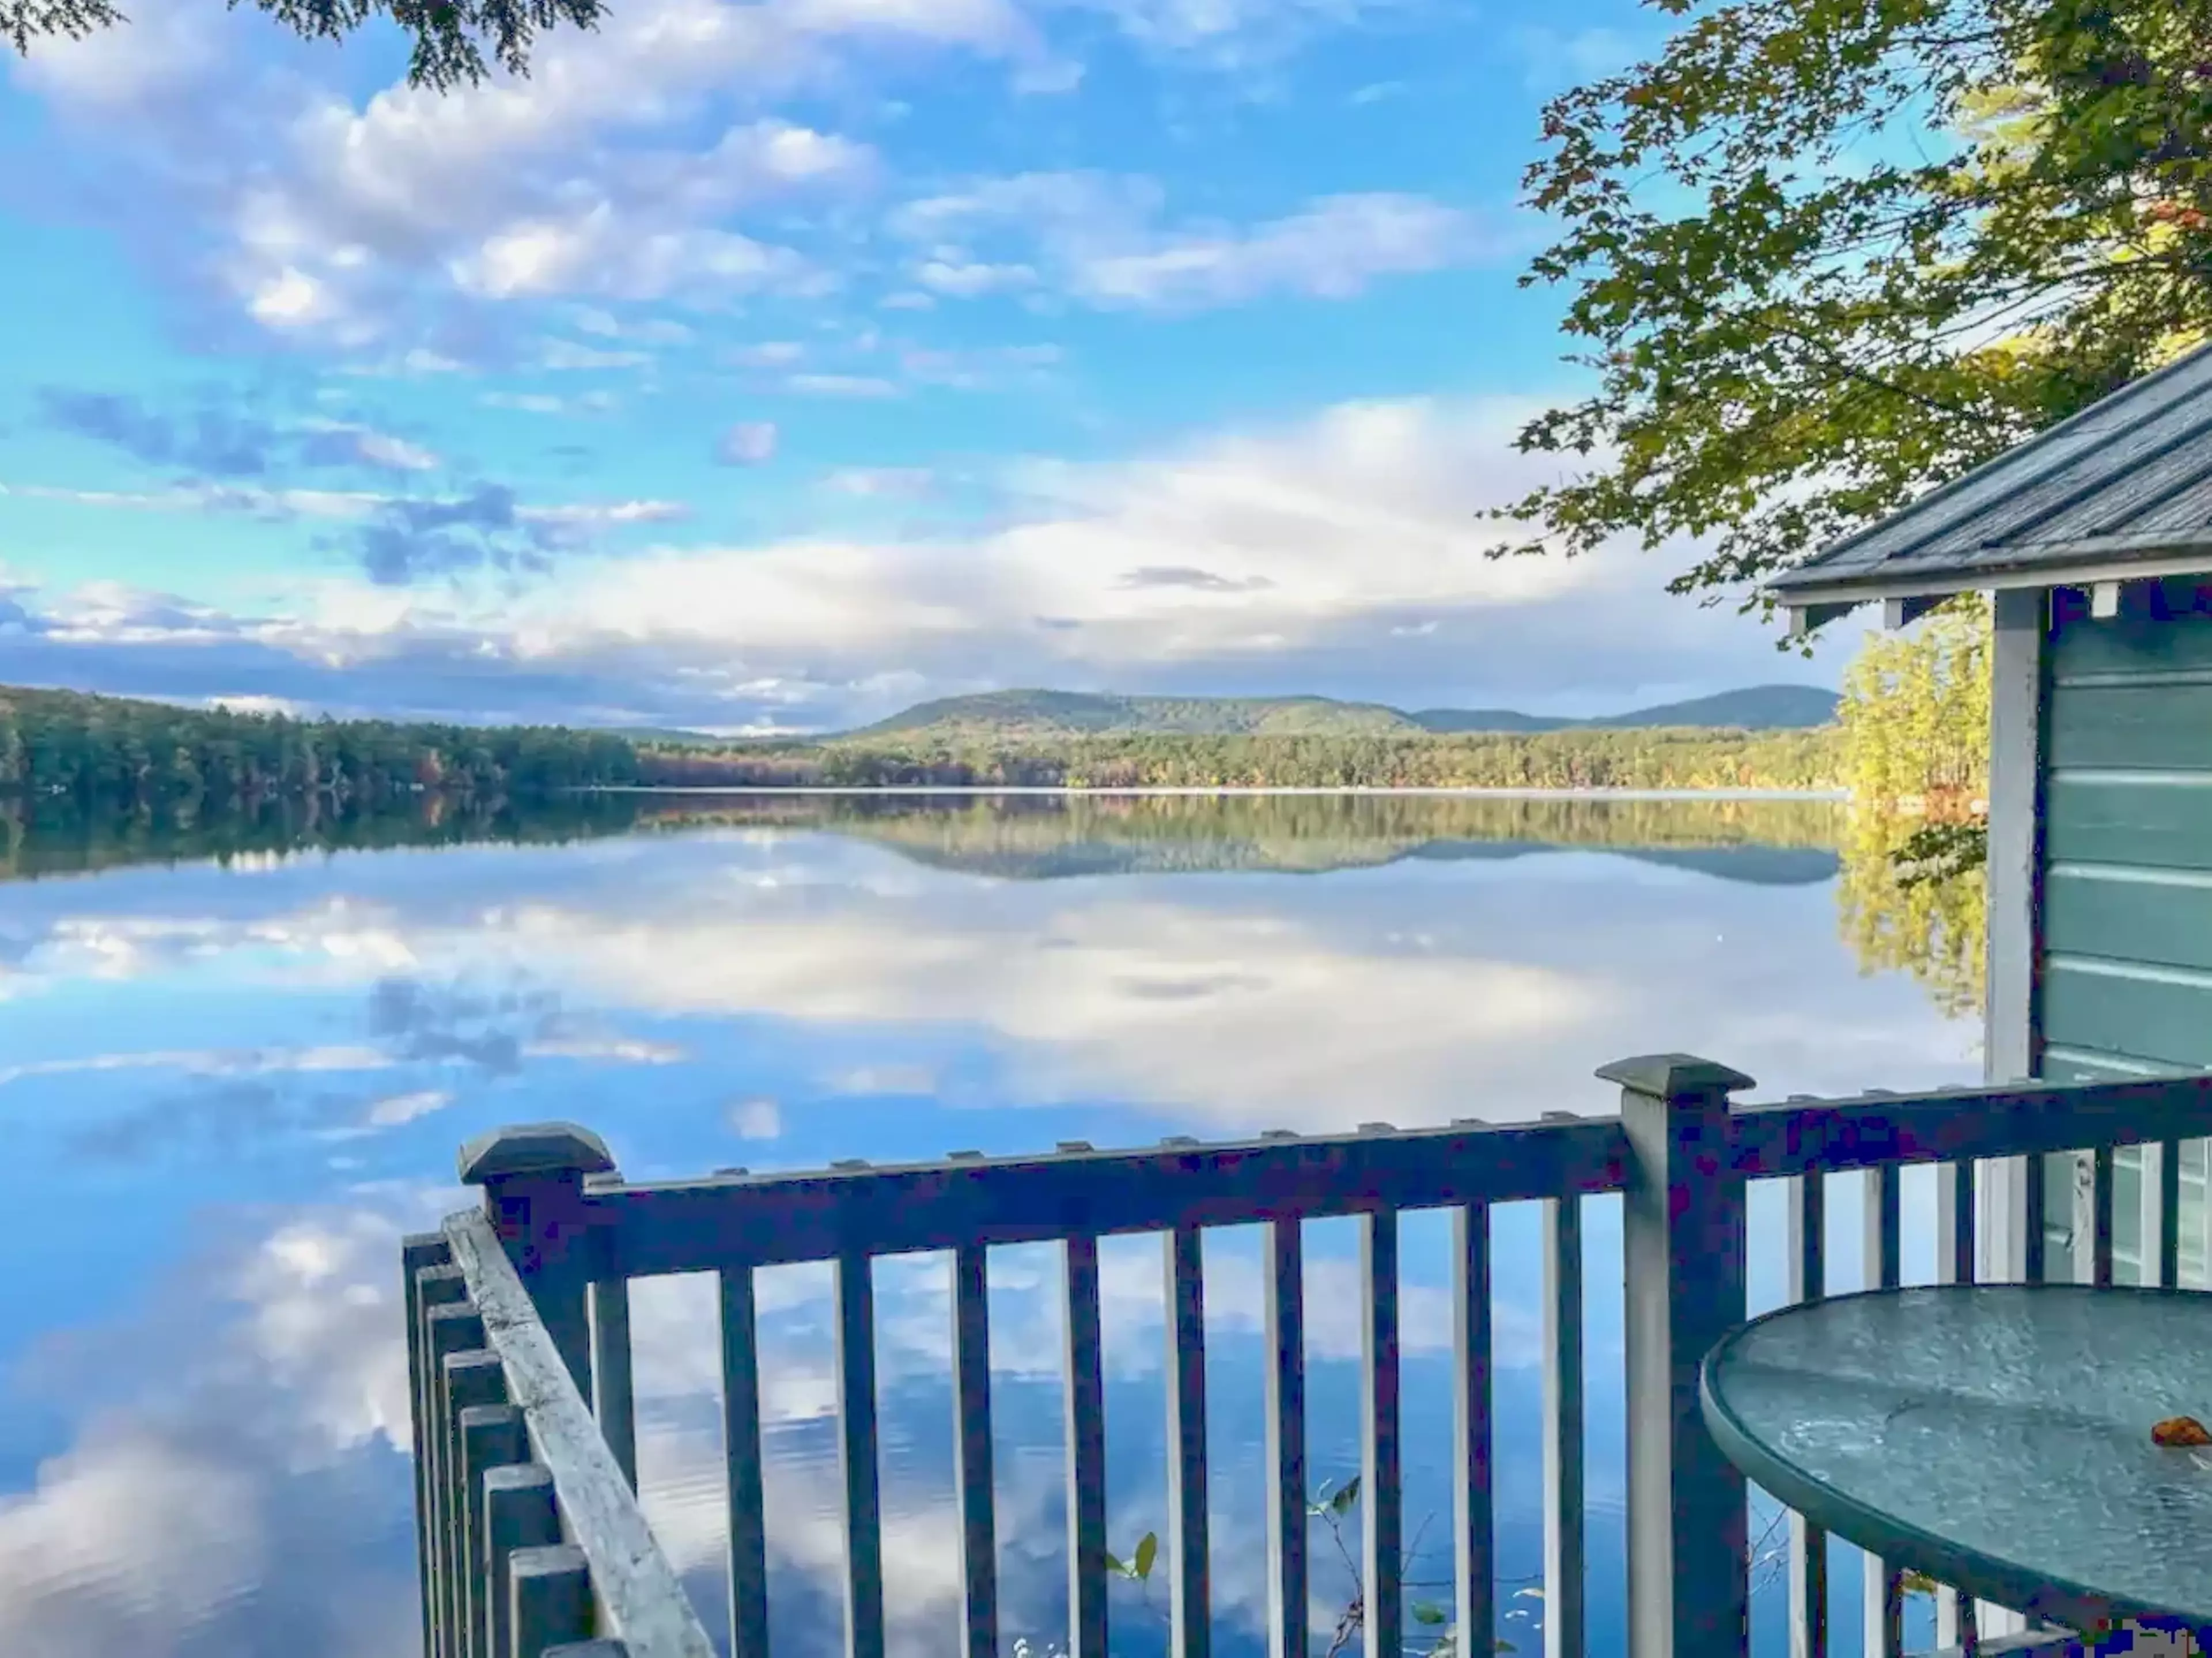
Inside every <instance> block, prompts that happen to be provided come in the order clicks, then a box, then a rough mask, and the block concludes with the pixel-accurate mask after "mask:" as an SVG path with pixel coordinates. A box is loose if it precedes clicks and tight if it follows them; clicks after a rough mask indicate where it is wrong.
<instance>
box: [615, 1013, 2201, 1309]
mask: <svg viewBox="0 0 2212 1658" xmlns="http://www.w3.org/2000/svg"><path fill="white" fill-rule="evenodd" d="M1662 1058H1663V1059H1666V1060H1668V1061H1669V1062H1670V1065H1671V1068H1666V1067H1662V1069H1660V1070H1656V1071H1653V1070H1650V1064H1651V1063H1653V1062H1647V1061H1637V1062H1634V1065H1633V1066H1632V1068H1631V1071H1630V1072H1622V1070H1621V1068H1620V1066H1609V1067H1607V1073H1606V1074H1607V1075H1608V1076H1610V1077H1612V1078H1613V1079H1615V1080H1621V1079H1622V1078H1624V1077H1626V1079H1627V1081H1628V1083H1629V1084H1630V1085H1631V1086H1646V1085H1652V1084H1648V1083H1647V1082H1645V1081H1644V1078H1646V1075H1647V1072H1648V1074H1649V1076H1650V1078H1670V1079H1673V1080H1674V1081H1675V1082H1680V1080H1681V1079H1682V1078H1692V1079H1695V1080H1697V1081H1698V1083H1699V1085H1700V1086H1704V1087H1734V1086H1736V1085H1739V1084H1742V1085H1747V1084H1748V1079H1747V1078H1741V1077H1739V1076H1737V1075H1736V1073H1734V1072H1726V1071H1725V1070H1724V1069H1723V1068H1719V1067H1710V1066H1708V1067H1705V1069H1704V1070H1699V1069H1698V1066H1700V1065H1702V1064H1703V1062H1694V1063H1693V1062H1692V1061H1689V1060H1686V1059H1684V1058H1682V1057H1681V1056H1662ZM1634 1066H1644V1067H1645V1068H1644V1070H1637V1069H1635V1068H1634ZM2205 1134H2212V1074H2191V1075H2177V1076H2173V1077H2164V1078H2128V1079H2126V1080H2124V1081H2120V1082H2111V1083H2067V1084H2008V1085H2003V1086H1996V1087H1983V1088H1956V1089H1950V1088H1947V1089H1939V1090H1933V1091H1930V1092H1925V1093H1920V1094H1911V1095H1901V1094H1885V1093H1878V1092H1877V1093H1867V1094H1863V1095H1857V1096H1848V1097H1844V1098H1838V1099H1795V1100H1790V1101H1785V1102H1775V1103H1754V1104H1741V1105H1738V1106H1736V1107H1735V1109H1734V1111H1733V1113H1732V1114H1731V1115H1730V1117H1729V1141H1730V1144H1729V1147H1728V1149H1727V1153H1726V1156H1725V1159H1724V1161H1725V1164H1726V1166H1727V1167H1728V1169H1729V1171H1730V1172H1731V1173H1732V1174H1734V1175H1739V1176H1741V1177H1745V1178H1752V1179H1760V1178H1769V1177H1774V1176H1780V1175H1802V1174H1805V1173H1808V1172H1810V1171H1813V1170H1816V1169H1817V1170H1820V1171H1823V1172H1838V1171H1843V1170H1847V1169H1865V1168H1871V1167H1875V1166H1879V1165H1882V1164H1887V1163H1926V1162H1938V1161H1948V1160H1951V1159H1956V1158H1960V1157H2018V1156H2022V1155H2026V1154H2027V1153H2031V1152H2037V1151H2068V1150H2073V1149H2077V1148H2083V1147H2093V1146H2100V1145H2132V1144H2136V1143H2140V1142H2143V1141H2149V1140H2161V1139H2190V1138H2193V1137H2196V1136H2199V1135H2205ZM1628 1160H1629V1159H1628V1145H1627V1139H1626V1134H1625V1133H1624V1131H1623V1129H1622V1126H1621V1123H1620V1119H1618V1118H1617V1117H1610V1116H1607V1117H1578V1116H1572V1115H1569V1114H1564V1113H1558V1112H1553V1113H1548V1114H1546V1115H1545V1116H1544V1117H1543V1118H1541V1120H1539V1121H1534V1122H1514V1123H1491V1122H1485V1121H1480V1120H1475V1119H1464V1120H1462V1121H1455V1122H1454V1123H1451V1124H1449V1125H1448V1126H1445V1127H1434V1128H1414V1129H1397V1128H1393V1127H1390V1126H1389V1125H1387V1124H1370V1125H1368V1126H1366V1127H1363V1128H1362V1129H1361V1130H1359V1131H1358V1132H1357V1133H1348V1134H1329V1135H1315V1136H1300V1135H1295V1134H1290V1133H1273V1134H1267V1135H1262V1136H1261V1137H1259V1138H1257V1139H1243V1140H1232V1141H1211V1142H1200V1141H1197V1140H1194V1139H1186V1138H1180V1137H1178V1138H1176V1139H1170V1140H1167V1141H1164V1142H1163V1143H1162V1144H1161V1145H1158V1146H1157V1147H1151V1148H1146V1149H1142V1150H1135V1151H1099V1150H1097V1149H1096V1148H1094V1147H1092V1146H1090V1145H1085V1144H1083V1143H1080V1142H1073V1143H1068V1144H1064V1145H1062V1146H1061V1147H1060V1149H1059V1150H1058V1151H1054V1152H1050V1153H1047V1154H1044V1155H1042V1156H1038V1155H1025V1156H1015V1157H983V1156H981V1155H980V1154H977V1153H973V1152H963V1153H955V1154H953V1155H952V1156H951V1157H945V1158H944V1159H941V1160H939V1161H937V1162H933V1163H904V1164H895V1165H884V1166H875V1165H871V1164H868V1163H864V1162H860V1161H854V1162H849V1163H837V1164H833V1165H832V1166H831V1167H830V1168H829V1169H814V1170H800V1171H792V1172H788V1173H784V1172H776V1173H769V1174H763V1175H751V1174H749V1173H747V1172H746V1171H744V1170H742V1169H736V1170H723V1171H720V1172H718V1173H716V1174H714V1175H707V1176H704V1177H701V1178H698V1179H692V1180H676V1181H638V1182H627V1181H622V1180H621V1179H619V1178H618V1177H612V1176H608V1175H597V1176H593V1177H592V1178H591V1179H589V1180H587V1181H586V1182H585V1185H584V1187H583V1193H582V1196H583V1201H584V1206H585V1210H586V1214H587V1215H588V1216H589V1218H591V1219H592V1221H593V1222H595V1223H597V1224H599V1225H601V1226H604V1227H605V1231H604V1233H603V1234H602V1236H604V1237H605V1239H606V1241H607V1243H608V1247H609V1248H610V1250H611V1255H610V1263H611V1266H612V1267H613V1269H614V1270H616V1271H618V1272H620V1273H622V1274H623V1276H625V1277H647V1276H652V1275H655V1274H659V1273H664V1272H688V1271H695V1270H699V1269H702V1268H705V1267H709V1266H776V1265H781V1264H785V1263H789V1262H795V1261H805V1260H831V1259H835V1258H837V1257H839V1256H845V1255H881V1254H904V1253H908V1252H912V1251H918V1250H933V1249H946V1248H954V1247H956V1246H958V1245H963V1244H974V1243H1019V1242H1049V1241H1053V1240H1056V1239H1059V1238H1064V1237H1066V1236H1071V1235H1077V1234H1088V1235H1096V1236H1103V1235H1109V1234H1114V1233H1126V1232H1150V1231H1161V1230H1168V1229H1170V1228H1172V1227H1176V1226H1229V1225H1240V1224H1250V1223H1254V1222H1258V1221H1265V1220H1269V1219H1273V1218H1279V1217H1282V1216H1285V1215H1298V1216H1302V1217H1306V1218H1326V1217H1331V1216H1340V1215H1356V1214H1363V1213H1369V1212H1374V1211H1376V1210H1380V1209H1391V1208H1395V1209H1420V1208H1435V1207H1441V1206H1449V1205H1453V1204H1462V1203H1506V1202H1514V1201H1518V1200H1522V1199H1533V1198H1560V1197H1570V1196H1578V1195H1583V1194H1586V1193H1598V1192H1611V1191H1618V1190H1620V1188H1621V1185H1622V1181H1623V1180H1624V1178H1625V1170H1626V1166H1627V1163H1628Z"/></svg>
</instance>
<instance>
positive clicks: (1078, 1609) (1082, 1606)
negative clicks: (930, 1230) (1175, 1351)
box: [1060, 1236, 1173, 1658]
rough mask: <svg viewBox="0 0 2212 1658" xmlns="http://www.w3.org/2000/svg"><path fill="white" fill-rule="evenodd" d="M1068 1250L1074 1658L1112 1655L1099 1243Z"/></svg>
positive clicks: (1071, 1245)
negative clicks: (1108, 1628)
mask: <svg viewBox="0 0 2212 1658" xmlns="http://www.w3.org/2000/svg"><path fill="white" fill-rule="evenodd" d="M1064 1248H1065V1251H1066V1259H1065V1266H1066V1273H1065V1282H1066V1305H1065V1307H1064V1309H1063V1314H1062V1339H1063V1340H1064V1342H1065V1344H1066V1352H1065V1355H1064V1363H1063V1367H1062V1370H1061V1376H1060V1382H1061V1388H1062V1389H1063V1397H1064V1399H1065V1400H1066V1405H1065V1407H1064V1410H1063V1414H1064V1415H1065V1417H1066V1428H1067V1658H1106V1402H1105V1388H1104V1382H1103V1363H1104V1358H1103V1347H1104V1344H1103V1342H1102V1341H1101V1340H1100V1338H1099V1329H1098V1240H1097V1238H1094V1237H1088V1236H1076V1237H1071V1238H1069V1239H1068V1240H1067V1242H1066V1245H1065V1246H1064ZM1170 1455H1173V1453H1172V1452H1170Z"/></svg>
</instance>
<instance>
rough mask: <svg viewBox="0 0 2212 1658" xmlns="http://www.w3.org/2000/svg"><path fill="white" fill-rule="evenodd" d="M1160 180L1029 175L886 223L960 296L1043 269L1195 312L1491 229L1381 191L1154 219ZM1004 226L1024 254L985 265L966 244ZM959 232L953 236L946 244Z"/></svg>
mask: <svg viewBox="0 0 2212 1658" xmlns="http://www.w3.org/2000/svg"><path fill="white" fill-rule="evenodd" d="M1163 204H1164V197H1163V195H1162V192H1161V191H1160V190H1159V187H1158V185H1156V184H1153V183H1152V182H1151V181H1149V180H1146V179H1130V178H1115V177H1112V176H1109V175H1104V174H1097V173H1023V174H1018V175H1015V176H1013V177H1010V178H1003V179H985V180H981V181H978V182H976V183H975V184H972V185H969V186H967V187H966V188H964V189H962V190H960V191H953V192H951V193H948V194H944V195H939V196H932V197H922V198H921V199H919V200H916V201H914V202H911V203H908V204H907V205H906V206H905V207H903V208H902V209H901V210H899V211H898V212H897V213H896V215H895V216H894V217H893V221H892V222H893V227H894V228H895V229H896V230H897V231H899V232H900V233H901V234H904V235H906V236H908V237H909V238H912V239H915V240H925V241H930V242H933V243H937V244H939V245H938V246H936V247H935V248H934V249H933V252H930V253H929V254H928V255H927V257H926V258H924V259H923V260H922V261H921V263H920V264H917V265H916V266H915V270H914V273H913V274H914V277H915V281H916V282H920V283H921V285H922V286H924V287H926V288H933V289H934V290H935V291H936V292H938V293H940V294H945V295H957V296H961V297H972V296H974V295H978V294H983V293H989V292H994V291H999V290H1000V289H1004V288H1013V287H1018V286H1021V285H1025V284H1027V283H1029V282H1033V281H1035V280H1036V279H1037V268H1036V267H1037V266H1038V265H1042V268H1043V270H1044V272H1045V279H1046V280H1048V281H1049V282H1052V283H1053V284H1054V286H1056V287H1058V288H1061V289H1062V290H1064V291H1065V292H1066V293H1067V294H1069V295H1071V296H1073V298H1075V299H1078V300H1080V301H1084V302H1085V303H1086V304H1090V305H1093V306H1097V307H1104V308H1117V307H1127V308H1134V309H1142V310H1181V309H1198V308H1202V307H1211V306H1221V305H1231V304H1236V303H1239V302H1242V301H1248V300H1251V299H1255V298H1258V297H1260V296H1261V295H1267V294H1271V293H1285V294H1297V295H1309V296H1312V297H1316V298H1323V299H1345V298H1348V297H1350V296H1352V295H1356V294H1358V293H1360V292H1361V291H1363V290H1364V288H1366V287H1367V286H1368V285H1369V284H1370V282H1375V281H1376V280H1377V279H1379V278H1382V277H1386V276H1405V275H1412V274H1418V273H1419V272H1423V271H1430V270H1442V269H1444V268H1446V267H1448V266H1451V265H1455V264H1466V263H1469V262H1471V261H1475V260H1479V259H1482V258H1488V257H1492V256H1493V255H1494V254H1495V253H1496V252H1498V251H1499V250H1500V248H1501V247H1502V246H1503V245H1504V244H1503V242H1502V240H1501V239H1500V238H1499V237H1498V235H1496V234H1493V233H1492V232H1491V231H1490V230H1489V229H1488V228H1486V226H1485V225H1484V223H1483V222H1482V221H1481V220H1480V219H1479V218H1478V217H1477V216H1475V215H1474V214H1472V213H1469V212H1468V211H1467V210H1464V209H1462V208H1456V207H1451V206H1448V205H1446V204H1444V203H1438V202H1434V201H1431V200H1429V199H1427V198H1426V197H1419V196H1412V195H1405V194H1399V193H1392V192H1387V191H1376V192H1370V193H1367V194H1352V195H1340V196H1328V197H1319V198H1317V199H1316V200H1314V201H1312V202H1310V203H1307V204H1306V205H1305V206H1304V207H1303V208H1301V209H1300V210H1298V211H1297V212H1295V213H1291V214H1289V215H1287V216H1284V217H1282V218H1279V219H1274V220H1270V221H1263V222H1258V223H1255V224H1251V225H1245V226H1235V225H1224V224H1210V225H1209V224H1199V223H1182V224H1164V223H1163V222H1161V212H1162V208H1163ZM994 234H995V235H997V236H999V237H1001V238H1004V237H1008V236H1011V237H1013V238H1014V239H1016V240H1018V241H1021V242H1024V243H1025V244H1026V245H1028V246H1030V247H1031V248H1032V249H1033V257H1032V258H1026V259H1023V260H1019V261H1012V262H1003V263H1002V262H994V261H992V260H990V259H988V258H986V257H984V256H981V255H978V254H975V253H971V252H969V251H968V247H967V246H966V243H967V242H969V241H972V240H975V239H976V238H979V237H987V236H991V235H994ZM947 237H962V238H963V241H960V242H951V243H947V242H944V241H943V240H942V239H944V238H947Z"/></svg>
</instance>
